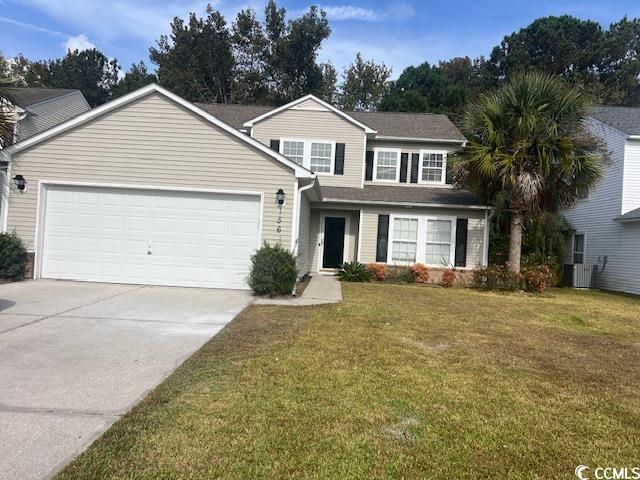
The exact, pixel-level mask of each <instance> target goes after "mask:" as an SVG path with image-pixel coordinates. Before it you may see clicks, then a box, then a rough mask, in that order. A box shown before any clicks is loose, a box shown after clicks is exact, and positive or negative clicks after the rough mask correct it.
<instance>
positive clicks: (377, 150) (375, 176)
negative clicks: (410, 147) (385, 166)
mask: <svg viewBox="0 0 640 480" xmlns="http://www.w3.org/2000/svg"><path fill="white" fill-rule="evenodd" d="M380 152H395V153H396V154H397V156H398V162H397V164H396V178H395V179H394V180H388V179H379V178H378V153H380ZM401 155H402V149H400V148H374V149H373V181H374V182H381V183H398V182H399V181H400V163H401V162H402V161H401V158H400V156H401Z"/></svg>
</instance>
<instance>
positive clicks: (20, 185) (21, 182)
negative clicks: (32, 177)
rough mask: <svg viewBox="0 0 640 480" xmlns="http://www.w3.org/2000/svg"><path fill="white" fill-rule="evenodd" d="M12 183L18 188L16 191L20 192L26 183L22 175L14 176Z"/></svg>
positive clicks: (25, 186)
mask: <svg viewBox="0 0 640 480" xmlns="http://www.w3.org/2000/svg"><path fill="white" fill-rule="evenodd" d="M13 181H14V182H15V184H16V187H18V190H20V191H21V192H22V191H24V190H25V189H26V188H27V181H26V180H25V179H24V177H23V176H22V175H16V176H15V177H13Z"/></svg>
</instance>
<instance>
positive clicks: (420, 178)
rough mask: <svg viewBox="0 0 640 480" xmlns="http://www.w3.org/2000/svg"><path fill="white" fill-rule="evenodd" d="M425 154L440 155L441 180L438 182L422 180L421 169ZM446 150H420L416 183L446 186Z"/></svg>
mask: <svg viewBox="0 0 640 480" xmlns="http://www.w3.org/2000/svg"><path fill="white" fill-rule="evenodd" d="M425 153H440V154H442V179H441V180H440V181H439V182H430V181H428V180H423V179H422V169H423V168H424V154H425ZM447 154H448V151H447V150H439V149H434V148H428V149H423V150H420V153H419V155H420V169H419V171H418V183H422V184H425V185H446V184H447Z"/></svg>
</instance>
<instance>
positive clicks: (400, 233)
mask: <svg viewBox="0 0 640 480" xmlns="http://www.w3.org/2000/svg"><path fill="white" fill-rule="evenodd" d="M417 247H418V219H417V218H401V217H396V218H394V219H393V244H392V248H391V260H392V261H393V262H398V263H407V264H411V263H416V253H417V251H418V248H417Z"/></svg>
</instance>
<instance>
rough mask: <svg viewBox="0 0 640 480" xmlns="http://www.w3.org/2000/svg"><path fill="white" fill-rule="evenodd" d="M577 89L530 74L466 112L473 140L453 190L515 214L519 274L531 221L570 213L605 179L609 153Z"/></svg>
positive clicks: (513, 253) (512, 250) (512, 249)
mask: <svg viewBox="0 0 640 480" xmlns="http://www.w3.org/2000/svg"><path fill="white" fill-rule="evenodd" d="M587 116H588V104H587V102H586V100H585V98H584V97H583V95H582V93H581V92H580V91H579V90H578V89H577V88H572V89H570V88H568V87H567V86H566V85H565V84H564V83H563V82H562V81H561V80H560V79H559V78H557V77H554V76H551V75H547V74H541V73H536V72H531V73H527V74H522V75H519V76H516V77H514V78H513V80H511V81H510V82H509V83H508V84H506V85H505V86H504V87H503V88H502V89H500V90H499V91H497V92H495V93H493V94H489V95H483V96H481V97H480V98H479V99H478V100H477V101H476V102H474V103H473V104H471V105H470V106H469V107H468V108H467V109H466V111H465V112H464V116H463V121H462V129H463V131H464V133H465V135H466V137H467V138H468V139H469V141H468V143H467V145H466V146H465V147H464V148H463V149H462V150H461V151H460V152H458V153H457V154H456V155H455V156H454V172H455V182H456V186H458V187H460V188H467V189H469V190H471V191H472V192H474V193H475V194H477V195H478V196H479V197H480V199H481V200H483V201H484V202H487V203H489V204H495V203H498V202H500V203H502V204H504V205H506V208H507V211H508V212H509V213H510V215H511V225H510V240H509V242H510V243H509V263H508V265H509V269H510V270H512V271H514V272H519V271H520V258H521V249H522V226H523V223H524V220H525V217H526V215H528V214H538V213H542V212H545V211H557V210H558V209H562V208H567V207H570V206H571V205H572V204H574V203H575V201H576V200H577V199H578V198H581V197H583V196H586V194H587V193H588V192H589V190H590V189H591V188H592V187H593V186H594V185H595V184H596V183H597V182H598V180H599V179H600V177H601V176H602V172H603V167H604V163H605V161H606V160H607V153H606V151H605V149H604V146H603V144H602V143H601V142H600V140H598V139H597V138H596V137H594V136H593V135H591V134H590V133H589V132H588V130H587V128H586V119H587Z"/></svg>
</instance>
